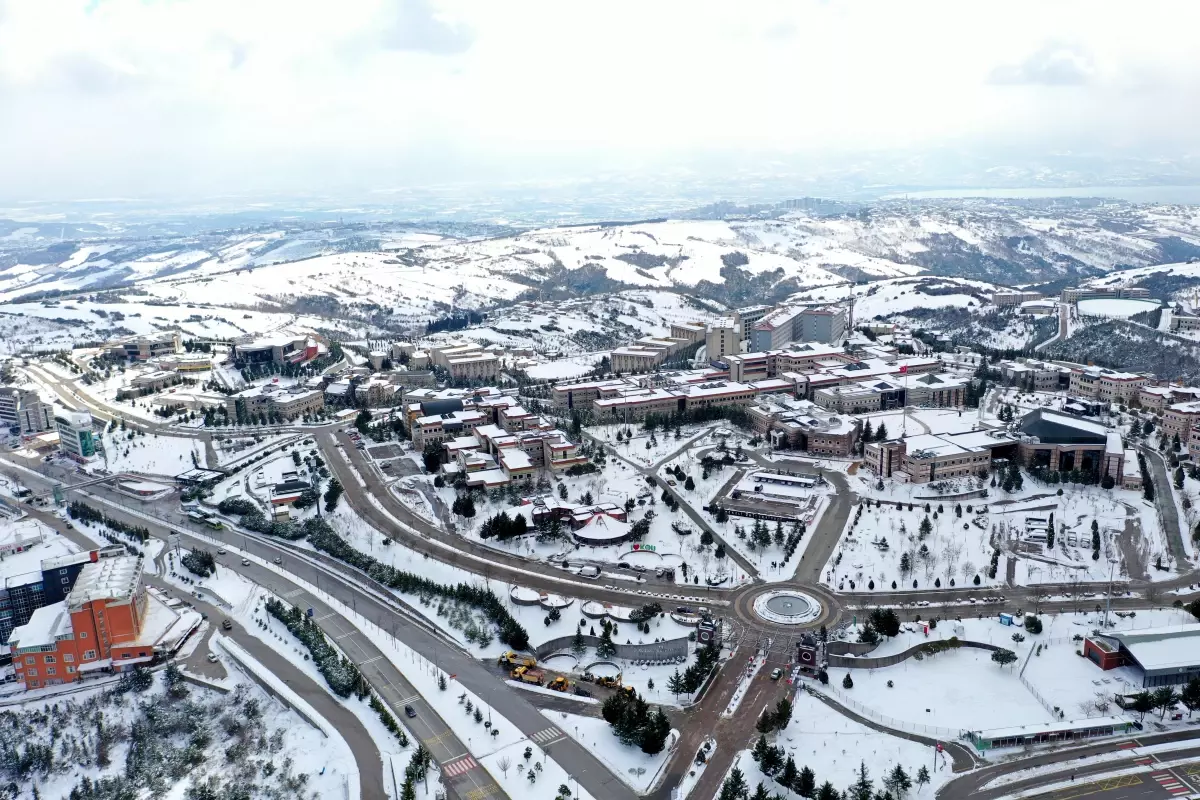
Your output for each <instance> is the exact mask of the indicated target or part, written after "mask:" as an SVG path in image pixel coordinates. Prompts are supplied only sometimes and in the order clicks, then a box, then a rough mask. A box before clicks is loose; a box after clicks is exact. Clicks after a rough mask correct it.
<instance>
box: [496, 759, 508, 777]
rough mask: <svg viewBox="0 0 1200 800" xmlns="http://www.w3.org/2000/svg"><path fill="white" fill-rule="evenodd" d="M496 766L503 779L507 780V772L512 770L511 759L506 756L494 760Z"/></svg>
mask: <svg viewBox="0 0 1200 800" xmlns="http://www.w3.org/2000/svg"><path fill="white" fill-rule="evenodd" d="M496 766H497V767H499V768H500V771H501V772H503V773H504V777H505V778H507V777H508V771H509V770H510V769H512V759H511V758H509V757H508V756H501V757H500V758H498V759H496Z"/></svg>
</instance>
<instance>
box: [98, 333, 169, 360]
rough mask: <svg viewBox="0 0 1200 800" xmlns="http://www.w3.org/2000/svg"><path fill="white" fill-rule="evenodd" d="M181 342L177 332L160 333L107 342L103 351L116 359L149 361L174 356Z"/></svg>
mask: <svg viewBox="0 0 1200 800" xmlns="http://www.w3.org/2000/svg"><path fill="white" fill-rule="evenodd" d="M181 342H182V338H181V336H180V334H179V331H161V332H159V333H153V334H138V335H136V336H128V337H126V338H124V339H118V340H116V341H114V342H109V343H108V345H107V346H106V348H105V349H106V351H107V353H108V354H109V355H110V356H116V357H117V358H127V359H129V360H130V361H149V360H150V359H152V358H160V357H162V356H171V355H175V354H176V353H178V352H179V351H180V349H181Z"/></svg>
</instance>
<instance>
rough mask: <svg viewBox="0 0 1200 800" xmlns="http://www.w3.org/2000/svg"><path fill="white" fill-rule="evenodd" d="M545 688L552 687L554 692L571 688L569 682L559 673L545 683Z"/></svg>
mask: <svg viewBox="0 0 1200 800" xmlns="http://www.w3.org/2000/svg"><path fill="white" fill-rule="evenodd" d="M546 687H547V688H549V689H553V690H554V691H556V692H565V691H567V690H569V689H570V688H571V682H570V681H569V680H567V679H566V678H564V677H563V676H562V675H559V676H558V677H556V678H555V679H554V680H552V681H550V683H548V684H547V685H546Z"/></svg>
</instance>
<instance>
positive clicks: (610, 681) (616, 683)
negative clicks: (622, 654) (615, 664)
mask: <svg viewBox="0 0 1200 800" xmlns="http://www.w3.org/2000/svg"><path fill="white" fill-rule="evenodd" d="M622 675H623V673H620V672H618V673H617V675H616V677H611V678H610V677H609V676H607V675H601V676H600V677H598V678H596V685H597V686H604V687H605V688H608V689H618V688H620V686H621V677H622Z"/></svg>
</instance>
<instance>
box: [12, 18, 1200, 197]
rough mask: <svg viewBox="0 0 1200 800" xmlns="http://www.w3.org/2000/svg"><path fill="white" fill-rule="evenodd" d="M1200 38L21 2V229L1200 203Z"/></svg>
mask: <svg viewBox="0 0 1200 800" xmlns="http://www.w3.org/2000/svg"><path fill="white" fill-rule="evenodd" d="M1131 17H1132V19H1131ZM1198 22H1200V7H1197V6H1195V5H1194V4H1182V3H1165V2H1157V3H1156V2H1149V3H1143V4H1139V5H1138V7H1137V9H1136V14H1131V13H1130V9H1129V7H1128V6H1127V5H1118V4H1116V3H1104V2H1101V3H1096V2H1059V3H1044V2H1016V3H1012V2H1005V3H999V2H991V3H980V4H962V3H957V2H930V3H923V4H920V5H910V4H896V3H889V2H870V1H869V0H863V1H862V2H854V3H850V2H838V1H837V0H829V1H828V2H817V1H816V0H814V1H813V2H795V3H785V2H747V3H740V4H737V5H736V6H730V5H728V4H717V3H709V2H699V3H696V2H689V3H681V2H669V1H664V2H661V3H654V4H636V3H630V2H616V3H606V4H603V5H597V6H590V7H577V6H567V5H564V4H561V3H551V2H541V1H539V2H523V3H518V4H495V3H486V2H482V1H481V0H461V1H460V2H438V1H436V0H347V1H346V2H343V3H338V4H328V3H322V2H287V3H283V2H278V1H277V0H206V1H205V2H198V1H197V2H189V1H187V0H184V1H182V2H172V3H148V2H142V0H69V1H65V2H56V3H45V2H40V1H39V0H0V103H3V105H4V107H5V109H6V111H7V113H5V114H4V115H3V116H0V174H3V175H4V176H5V180H4V181H3V182H2V183H0V206H3V207H6V208H13V207H20V206H22V205H23V204H30V205H38V206H41V205H53V204H54V203H56V202H57V203H64V204H78V203H81V202H86V201H87V200H89V199H95V198H101V199H110V200H111V199H112V198H135V199H138V200H140V201H142V202H164V203H167V204H179V205H182V206H189V205H191V206H204V205H206V204H214V203H216V204H217V205H221V204H223V203H226V202H227V203H229V205H228V206H227V207H226V208H224V210H231V209H233V208H245V207H248V206H253V205H254V204H257V203H267V204H274V203H278V202H280V201H281V200H282V201H284V202H285V203H286V202H293V203H295V202H298V201H303V200H304V199H306V198H318V199H319V200H318V202H320V203H325V204H332V205H337V204H348V205H357V204H369V205H375V204H376V203H378V204H380V205H383V204H390V203H404V202H406V201H407V199H408V198H409V197H410V196H416V197H418V198H426V197H436V196H438V195H439V194H440V195H441V196H442V197H443V199H444V200H445V201H446V202H447V205H448V206H452V205H453V203H454V202H455V201H457V200H464V199H465V200H469V201H470V202H472V203H486V201H487V199H488V195H489V193H497V194H502V195H505V196H511V195H512V194H514V193H519V192H520V191H522V190H524V191H527V192H529V193H531V195H532V194H536V193H542V194H546V195H551V196H553V195H555V193H559V194H561V195H562V196H563V197H564V198H565V200H567V201H570V202H578V200H580V199H586V198H587V197H589V196H590V195H595V196H597V197H603V196H609V195H615V196H621V195H622V194H624V195H626V196H628V198H630V199H631V200H633V199H636V198H638V197H656V198H658V199H659V200H661V198H662V197H667V198H672V197H676V198H679V199H682V200H688V199H691V200H698V201H700V202H710V201H712V200H715V199H719V198H721V197H727V198H732V199H741V198H745V199H755V198H760V199H762V200H769V199H770V198H772V197H783V196H789V195H790V196H801V195H820V196H828V197H845V198H850V197H866V196H869V195H870V194H871V192H872V191H874V190H875V189H873V187H877V191H878V192H879V193H880V194H886V193H889V190H891V189H899V190H900V191H904V190H907V189H912V190H914V191H922V190H929V189H934V190H937V189H944V188H970V187H982V188H988V187H997V188H1021V187H1026V186H1027V187H1047V186H1063V187H1071V186H1120V185H1200V154H1198V153H1197V148H1196V143H1195V140H1196V137H1195V133H1194V131H1195V130H1196V124H1197V122H1200V103H1196V102H1194V101H1195V100H1196V98H1198V97H1200V91H1198V90H1200V55H1197V51H1196V48H1195V47H1194V42H1193V41H1192V39H1191V32H1192V31H1194V30H1195V29H1196V27H1197V23H1198ZM1188 98H1191V100H1190V101H1189V99H1188ZM572 195H575V196H576V198H575V200H574V201H572V200H571V196H572ZM506 202H507V201H506Z"/></svg>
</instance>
